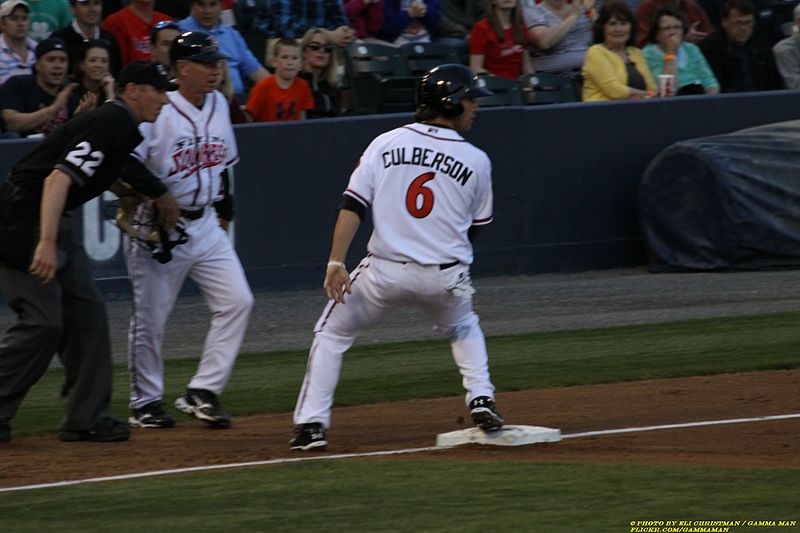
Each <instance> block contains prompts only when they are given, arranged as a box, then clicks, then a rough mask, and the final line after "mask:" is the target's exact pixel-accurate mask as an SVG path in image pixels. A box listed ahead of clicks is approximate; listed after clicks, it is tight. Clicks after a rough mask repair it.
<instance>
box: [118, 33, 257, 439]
mask: <svg viewBox="0 0 800 533" xmlns="http://www.w3.org/2000/svg"><path fill="white" fill-rule="evenodd" d="M170 52H171V54H170V55H171V60H172V63H173V65H174V67H175V70H176V72H177V81H178V86H179V89H178V91H175V92H171V93H168V97H169V100H170V103H169V105H166V106H164V109H163V111H162V114H161V115H160V117H159V120H158V121H156V122H155V123H154V124H152V126H151V127H143V128H141V131H142V136H143V137H144V141H143V142H142V144H140V145H139V146H138V147H137V148H136V151H135V156H136V158H137V159H138V160H139V161H140V162H141V167H139V168H138V169H137V168H133V169H129V170H130V171H131V172H137V171H138V172H150V173H152V174H154V175H156V176H157V177H159V178H160V179H161V181H162V182H163V183H164V185H166V187H167V188H168V189H169V191H170V192H171V193H172V195H173V196H174V197H175V199H176V201H177V203H178V205H179V206H180V208H181V219H180V224H181V225H182V228H183V230H184V231H185V234H186V235H185V240H186V242H185V243H184V244H181V245H180V246H175V247H174V248H173V249H172V251H171V255H172V258H171V260H169V261H168V262H165V263H162V262H160V261H158V260H156V259H154V257H152V253H151V250H150V247H148V246H144V245H142V243H143V239H132V238H130V237H126V252H127V253H126V259H127V264H128V272H129V275H130V278H131V285H132V287H133V316H132V317H131V323H130V330H129V335H128V341H129V371H130V379H131V399H130V407H131V409H132V411H133V413H132V415H131V417H130V418H129V419H128V422H129V424H130V425H131V426H133V427H146V428H164V427H172V426H174V424H175V421H174V419H173V418H172V417H171V416H170V415H169V413H168V412H167V411H166V410H165V409H164V407H163V404H162V395H163V392H164V363H163V358H162V355H161V345H162V340H163V337H164V326H165V324H166V321H167V318H168V316H169V313H170V311H171V310H172V307H173V305H174V303H175V299H176V298H177V295H178V292H179V291H180V288H181V286H182V285H183V282H184V280H185V279H186V277H187V276H188V277H190V278H191V279H192V281H194V282H195V284H196V285H197V286H198V287H199V289H200V291H201V292H202V294H203V297H204V298H205V301H206V303H207V304H208V307H209V308H210V310H211V313H212V319H211V327H210V329H209V332H208V336H207V337H206V342H205V346H204V348H203V353H202V357H201V359H200V364H199V366H198V369H197V373H196V374H195V375H194V377H193V378H192V379H191V381H190V382H189V384H188V388H187V390H186V392H185V393H184V394H183V395H182V396H180V397H179V398H178V399H177V400H176V401H175V407H177V408H178V409H179V410H180V411H182V412H184V413H187V414H189V415H192V416H194V417H196V418H198V419H200V420H203V421H205V422H207V423H208V424H210V425H212V426H215V427H223V428H226V427H229V426H230V424H231V420H230V417H229V416H228V415H226V414H225V413H224V412H223V410H222V408H221V406H220V402H219V396H220V395H221V394H222V391H223V389H224V388H225V385H226V383H227V381H228V378H229V377H230V374H231V371H232V370H233V366H234V363H235V361H236V357H237V355H238V353H239V348H240V347H241V343H242V340H243V339H244V334H245V329H246V327H247V321H248V319H249V316H250V310H251V308H252V305H253V295H252V292H251V291H250V288H249V286H248V283H247V280H246V278H245V275H244V271H243V269H242V266H241V263H240V262H239V258H238V257H237V255H236V252H235V251H234V249H233V245H232V243H231V241H230V239H229V238H228V236H227V234H226V232H225V230H224V229H223V227H222V226H225V227H226V226H227V221H228V220H230V215H229V214H226V213H224V212H222V211H220V212H219V213H218V210H217V209H216V208H215V205H216V206H217V207H219V202H220V201H222V200H223V197H224V196H225V187H224V182H225V170H226V169H227V168H228V167H230V166H232V165H233V164H235V163H236V162H237V161H238V153H237V148H236V139H235V137H234V133H233V127H232V126H231V122H230V118H229V111H228V104H227V101H226V100H225V97H224V96H223V95H222V94H221V93H219V92H217V91H215V90H214V87H215V86H216V83H217V76H218V74H219V68H220V60H221V59H224V56H222V55H221V54H220V53H219V51H218V46H217V43H216V41H215V40H214V39H213V38H212V37H211V36H209V35H207V34H205V33H202V32H187V33H183V34H181V35H179V36H178V37H177V38H176V40H175V41H174V42H173V44H172V48H171V50H170ZM152 211H153V204H152V203H145V204H142V205H141V206H140V207H139V209H138V212H137V214H136V219H135V221H136V222H138V223H140V224H141V225H142V227H141V231H142V235H143V237H144V238H146V236H147V235H149V233H150V232H151V231H152V227H148V225H147V222H148V221H150V220H153V213H152ZM169 238H170V239H171V240H177V237H176V236H175V235H172V236H170V237H169ZM162 244H163V243H162ZM162 259H163V258H162Z"/></svg>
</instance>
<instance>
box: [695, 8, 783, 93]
mask: <svg viewBox="0 0 800 533" xmlns="http://www.w3.org/2000/svg"><path fill="white" fill-rule="evenodd" d="M755 23H756V19H755V9H754V7H753V3H752V2H750V0H728V2H726V3H725V5H724V6H723V8H722V32H719V33H717V34H715V35H712V36H711V37H709V38H708V39H706V40H705V41H703V42H702V43H701V44H700V49H701V50H702V51H703V55H705V56H706V60H707V61H708V64H709V65H711V70H712V71H714V75H715V76H716V77H717V80H718V81H719V84H720V87H721V90H722V92H724V93H730V92H743V91H768V90H772V89H780V88H781V86H782V83H781V79H780V76H779V75H778V69H777V67H776V66H775V58H774V57H773V55H772V50H771V49H770V48H769V46H768V45H767V43H766V41H764V39H763V38H762V37H761V36H759V35H757V34H755V33H754V32H753V29H754V26H755Z"/></svg>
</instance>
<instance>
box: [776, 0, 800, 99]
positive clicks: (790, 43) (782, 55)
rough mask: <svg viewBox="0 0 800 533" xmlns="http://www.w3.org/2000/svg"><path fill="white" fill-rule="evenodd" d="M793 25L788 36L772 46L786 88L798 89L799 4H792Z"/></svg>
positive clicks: (799, 49) (799, 70)
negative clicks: (791, 31)
mask: <svg viewBox="0 0 800 533" xmlns="http://www.w3.org/2000/svg"><path fill="white" fill-rule="evenodd" d="M793 14H794V26H793V33H792V35H791V36H790V37H787V38H786V39H784V40H782V41H780V42H778V43H777V44H776V45H775V46H774V47H773V48H772V53H773V54H774V55H775V63H776V64H777V66H778V72H780V74H781V77H782V78H783V84H784V85H785V86H786V88H787V89H800V31H799V30H800V4H797V5H796V6H794V12H793Z"/></svg>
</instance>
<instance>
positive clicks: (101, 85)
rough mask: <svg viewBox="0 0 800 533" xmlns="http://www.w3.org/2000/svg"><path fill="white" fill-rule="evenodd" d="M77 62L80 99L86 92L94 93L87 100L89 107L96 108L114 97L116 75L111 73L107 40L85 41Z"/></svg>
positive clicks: (77, 93) (77, 90)
mask: <svg viewBox="0 0 800 533" xmlns="http://www.w3.org/2000/svg"><path fill="white" fill-rule="evenodd" d="M77 64H78V68H77V69H76V74H75V81H76V82H77V83H78V87H77V88H76V89H75V95H76V96H77V97H78V98H79V99H83V97H84V96H85V95H86V94H90V95H92V96H91V97H90V99H89V100H87V108H91V109H94V108H95V107H97V106H99V105H100V104H102V103H103V102H105V101H106V100H113V99H114V97H115V94H114V76H112V75H111V71H110V64H111V57H110V54H109V51H108V44H107V43H106V42H105V41H100V40H96V41H87V42H86V43H84V44H83V45H82V46H81V48H80V50H79V52H78V57H77ZM91 103H94V106H92V105H90V104H91ZM88 110H89V109H87V111H88Z"/></svg>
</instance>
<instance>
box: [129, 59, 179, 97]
mask: <svg viewBox="0 0 800 533" xmlns="http://www.w3.org/2000/svg"><path fill="white" fill-rule="evenodd" d="M129 83H136V84H141V85H152V86H153V87H155V88H156V89H164V90H166V91H174V90H175V89H177V88H178V86H177V85H175V84H174V83H172V82H170V81H169V75H168V74H167V69H165V68H164V65H162V64H160V63H156V62H155V61H131V62H130V63H128V64H127V65H125V67H124V68H123V69H122V71H121V72H120V73H119V77H118V78H117V86H118V87H125V86H126V85H127V84H129Z"/></svg>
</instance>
